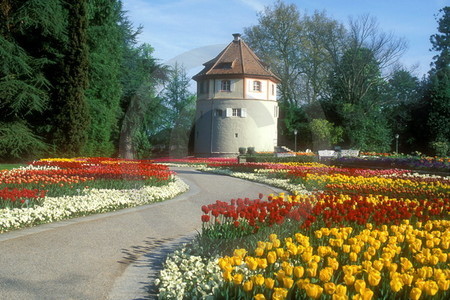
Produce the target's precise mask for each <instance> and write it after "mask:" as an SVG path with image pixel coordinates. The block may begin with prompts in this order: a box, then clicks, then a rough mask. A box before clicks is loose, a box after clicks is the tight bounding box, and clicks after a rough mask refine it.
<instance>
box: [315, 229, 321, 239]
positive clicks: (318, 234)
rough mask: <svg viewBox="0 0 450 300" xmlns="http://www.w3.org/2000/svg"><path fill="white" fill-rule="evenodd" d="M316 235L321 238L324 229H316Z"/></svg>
mask: <svg viewBox="0 0 450 300" xmlns="http://www.w3.org/2000/svg"><path fill="white" fill-rule="evenodd" d="M314 235H315V236H316V238H317V239H320V238H321V237H322V231H321V230H316V231H314Z"/></svg>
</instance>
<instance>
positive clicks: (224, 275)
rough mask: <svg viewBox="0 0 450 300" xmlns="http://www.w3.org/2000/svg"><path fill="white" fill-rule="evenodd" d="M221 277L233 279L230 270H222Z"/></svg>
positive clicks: (227, 279)
mask: <svg viewBox="0 0 450 300" xmlns="http://www.w3.org/2000/svg"><path fill="white" fill-rule="evenodd" d="M222 278H223V279H224V280H225V281H231V280H233V276H232V275H231V272H229V271H223V273H222Z"/></svg>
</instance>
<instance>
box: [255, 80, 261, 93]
mask: <svg viewBox="0 0 450 300" xmlns="http://www.w3.org/2000/svg"><path fill="white" fill-rule="evenodd" d="M253 91H254V92H261V81H259V80H255V81H253Z"/></svg>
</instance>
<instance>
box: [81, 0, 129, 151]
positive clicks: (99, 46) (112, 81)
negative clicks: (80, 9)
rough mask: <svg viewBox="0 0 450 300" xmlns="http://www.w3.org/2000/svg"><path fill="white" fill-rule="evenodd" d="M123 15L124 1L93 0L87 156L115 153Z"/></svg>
mask: <svg viewBox="0 0 450 300" xmlns="http://www.w3.org/2000/svg"><path fill="white" fill-rule="evenodd" d="M121 18H122V11H121V3H120V1H110V0H90V1H89V4H88V19H89V26H88V28H87V43H88V47H89V54H88V57H89V69H88V72H89V85H88V88H87V90H86V93H85V95H86V101H87V105H88V107H89V112H90V116H91V117H90V119H91V122H90V126H89V128H88V131H87V134H88V136H87V142H86V144H85V145H84V147H83V149H82V153H83V155H86V156H111V155H112V154H114V152H115V149H114V140H115V139H117V138H116V136H117V135H118V133H119V130H118V119H119V116H120V99H121V97H122V85H121V82H120V79H121V76H120V73H121V66H122V61H123V43H122V38H123V35H122V30H121V27H120V25H119V22H120V21H121Z"/></svg>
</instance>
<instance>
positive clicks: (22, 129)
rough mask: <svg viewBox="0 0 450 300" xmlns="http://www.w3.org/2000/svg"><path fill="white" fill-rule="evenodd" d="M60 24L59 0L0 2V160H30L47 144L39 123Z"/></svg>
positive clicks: (46, 103)
mask: <svg viewBox="0 0 450 300" xmlns="http://www.w3.org/2000/svg"><path fill="white" fill-rule="evenodd" d="M64 24H65V23H64V10H63V7H62V5H61V3H60V1H59V0H48V1H47V0H34V1H30V0H15V1H11V0H1V1H0V103H1V104H0V114H1V116H2V121H1V124H0V140H1V142H0V148H1V151H0V159H3V160H11V159H30V158H32V157H36V156H38V155H39V154H40V153H42V152H43V151H44V150H46V149H47V145H46V143H45V139H44V138H43V137H42V135H41V134H40V133H41V130H40V128H41V127H43V126H42V120H43V119H45V115H44V112H45V111H46V110H47V108H48V107H49V105H50V98H51V93H52V81H51V80H50V79H49V76H48V73H49V70H50V69H51V68H52V66H53V65H54V64H55V63H56V60H57V57H58V54H59V51H58V50H57V49H56V48H57V47H56V45H57V44H58V40H60V39H62V38H63V36H64V33H63V32H64V28H65V26H64Z"/></svg>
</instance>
